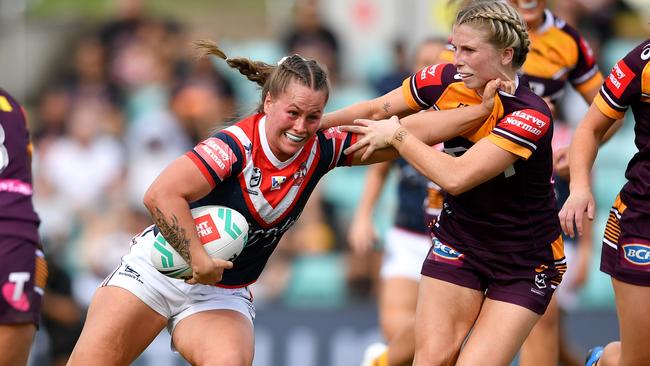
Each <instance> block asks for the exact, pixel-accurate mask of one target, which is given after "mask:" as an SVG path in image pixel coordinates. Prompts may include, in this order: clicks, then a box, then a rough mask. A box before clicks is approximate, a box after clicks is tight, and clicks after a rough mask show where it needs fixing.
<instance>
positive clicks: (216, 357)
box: [196, 351, 253, 366]
mask: <svg viewBox="0 0 650 366" xmlns="http://www.w3.org/2000/svg"><path fill="white" fill-rule="evenodd" d="M252 364H253V356H252V355H248V354H247V353H246V352H232V351H231V352H225V353H216V352H215V353H212V354H206V355H205V356H204V357H202V359H201V360H197V362H196V365H199V366H250V365H252Z"/></svg>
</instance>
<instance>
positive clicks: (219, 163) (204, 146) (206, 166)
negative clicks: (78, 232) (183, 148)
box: [185, 132, 244, 188]
mask: <svg viewBox="0 0 650 366" xmlns="http://www.w3.org/2000/svg"><path fill="white" fill-rule="evenodd" d="M185 155H186V156H187V157H189V158H190V159H191V160H192V162H194V164H195V165H196V166H197V167H198V168H199V170H200V171H201V174H203V176H204V177H205V179H206V180H207V181H208V182H209V183H210V186H211V187H212V188H214V187H216V185H217V184H219V183H221V182H223V181H224V180H226V179H227V178H229V177H233V176H236V175H237V174H239V173H240V172H241V171H242V169H243V161H244V154H243V152H242V150H241V147H240V145H239V144H238V143H237V141H235V139H234V138H233V137H232V136H230V135H228V134H227V133H225V132H218V133H216V134H215V135H213V136H212V137H209V138H208V139H206V140H204V141H201V142H199V143H198V144H197V145H196V146H195V147H194V148H193V149H192V150H190V151H188V152H187V153H186V154H185Z"/></svg>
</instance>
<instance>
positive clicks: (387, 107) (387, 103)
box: [382, 102, 390, 114]
mask: <svg viewBox="0 0 650 366" xmlns="http://www.w3.org/2000/svg"><path fill="white" fill-rule="evenodd" d="M382 109H383V110H384V112H385V113H386V114H388V111H390V102H384V105H383V106H382Z"/></svg>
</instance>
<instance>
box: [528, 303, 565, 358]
mask: <svg viewBox="0 0 650 366" xmlns="http://www.w3.org/2000/svg"><path fill="white" fill-rule="evenodd" d="M559 355H560V309H559V305H558V302H557V294H555V295H554V296H553V298H552V299H551V302H550V303H549V304H548V308H546V312H545V313H544V315H542V317H541V318H540V319H539V321H538V322H537V324H535V326H534V327H533V329H532V330H531V332H530V334H529V335H528V338H526V340H525V341H524V344H523V345H522V346H521V353H520V355H519V366H545V365H546V366H554V365H557V362H558V359H559Z"/></svg>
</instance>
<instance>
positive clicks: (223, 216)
mask: <svg viewBox="0 0 650 366" xmlns="http://www.w3.org/2000/svg"><path fill="white" fill-rule="evenodd" d="M192 217H193V218H194V224H195V225H196V231H197V233H198V234H199V238H200V239H201V242H202V243H203V248H204V249H205V251H206V252H207V253H208V255H209V256H210V257H212V258H219V259H223V260H228V261H232V260H234V259H235V258H237V256H238V255H239V254H240V253H241V251H242V250H243V249H244V246H245V245H246V241H247V239H248V222H246V219H245V218H244V216H242V214H240V213H239V212H237V211H235V210H233V209H232V208H228V207H224V206H201V207H196V208H193V209H192ZM151 262H152V263H153V266H154V267H155V268H156V269H157V270H158V271H159V272H160V273H162V274H164V275H165V276H168V277H172V278H181V279H184V278H189V277H192V268H190V266H188V264H187V262H185V260H184V259H183V258H182V257H181V256H180V255H179V254H178V253H177V252H176V250H174V248H172V246H171V245H170V244H169V243H168V242H167V240H166V239H165V238H164V237H163V235H162V234H161V233H160V232H158V235H156V238H155V241H154V243H153V248H152V249H151Z"/></svg>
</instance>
